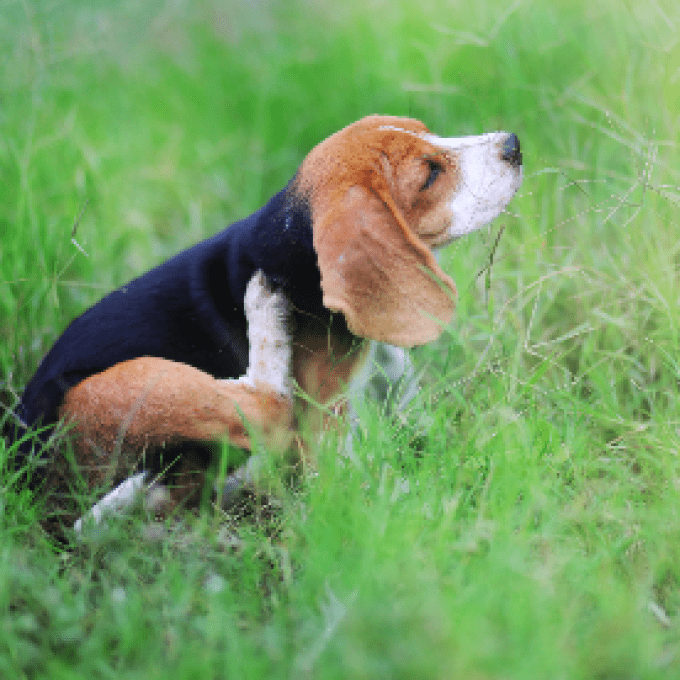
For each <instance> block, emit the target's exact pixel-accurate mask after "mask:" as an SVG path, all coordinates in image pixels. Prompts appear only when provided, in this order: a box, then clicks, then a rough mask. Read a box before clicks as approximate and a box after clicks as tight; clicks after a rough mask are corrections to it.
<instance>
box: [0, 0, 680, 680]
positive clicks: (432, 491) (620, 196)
mask: <svg viewBox="0 0 680 680" xmlns="http://www.w3.org/2000/svg"><path fill="white" fill-rule="evenodd" d="M679 32H680V13H679V12H678V9H677V8H676V7H675V4H674V3H670V2H666V3H661V2H656V1H655V2H652V3H618V2H613V1H612V2H608V1H607V0H597V1H596V2H582V3H574V2H557V3H551V4H550V5H548V4H546V3H539V2H537V1H534V0H526V1H525V2H522V1H521V0H520V1H518V2H515V3H513V4H510V5H508V4H507V3H500V2H494V1H492V0H486V1H485V2H478V3H457V2H448V1H447V2H438V1H437V0H429V1H426V2H425V3H420V4H415V3H406V2H401V1H400V2H394V1H392V2H382V1H379V0H374V1H372V2H369V3H366V4H364V5H360V4H359V3H349V4H344V5H343V4H342V3H339V4H338V3H312V2H303V1H302V0H298V1H296V2H292V3H287V4H283V3H281V4H271V3H228V4H224V3H217V2H211V1H210V0H203V1H202V2H198V3H189V2H182V1H181V0H180V1H179V2H175V3H161V2H157V1H152V2H147V3H132V2H125V1H118V2H116V1H114V0H108V2H100V3H95V4H92V3H83V2H70V3H56V2H47V1H46V0H43V1H41V2H30V1H29V0H24V1H23V2H9V0H6V1H5V4H4V6H3V7H2V11H0V35H2V36H3V40H2V41H1V42H0V50H1V52H0V56H1V58H0V126H1V128H0V177H1V178H2V181H1V182H0V234H1V242H0V248H1V253H2V256H1V262H0V272H1V274H0V333H2V343H0V370H1V371H2V378H1V379H2V381H3V387H4V391H5V393H6V398H5V401H6V402H8V403H11V401H12V394H17V393H20V392H21V390H22V389H23V386H24V385H25V383H26V381H27V380H28V379H29V378H30V376H31V374H32V372H33V370H35V367H36V366H37V363H38V362H39V360H40V358H41V356H42V355H43V354H44V353H45V352H46V351H47V349H48V348H49V347H50V345H51V343H52V342H53V341H54V340H55V339H56V337H57V336H58V335H59V333H60V332H61V330H63V328H64V327H65V326H66V324H67V323H68V322H69V320H70V319H71V318H73V317H74V316H75V315H77V314H78V313H80V312H81V311H82V310H83V309H85V308H86V307H87V306H88V305H89V304H91V303H93V302H95V301H96V300H97V299H98V298H99V297H100V296H101V295H102V294H103V293H105V292H106V291H108V290H110V289H111V288H112V287H113V286H115V285H117V284H120V283H123V282H124V281H125V280H127V279H129V278H131V277H132V276H134V275H135V274H137V273H140V272H142V271H144V270H145V269H147V268H148V267H150V266H152V265H153V264H155V263H157V262H159V261H161V260H162V259H164V258H165V257H167V256H168V255H170V254H171V253H174V252H176V251H177V250H179V249H180V248H182V247H185V246H187V245H190V244H192V243H194V242H196V241H197V240H199V239H201V238H202V237H204V236H207V235H209V234H212V233H214V232H216V231H217V230H219V229H221V228H223V226H224V225H225V224H228V223H229V222H230V221H232V220H234V219H236V218H239V217H241V216H243V215H246V214H248V213H250V212H251V211H252V210H254V209H256V208H257V207H259V206H260V205H261V204H262V203H263V202H264V201H265V200H266V199H267V198H268V197H269V196H270V195H271V194H272V193H274V192H275V191H277V190H278V189H280V188H281V187H282V186H283V185H284V184H285V182H286V181H287V180H288V179H289V178H290V177H291V176H292V174H293V173H294V171H295V168H296V167H297V165H298V163H299V162H300V161H301V159H302V158H303V157H304V155H305V153H306V152H307V151H308V150H309V149H310V148H311V147H312V146H313V145H314V144H315V143H316V142H318V141H319V140H320V139H322V138H324V137H325V136H326V135H328V134H329V133H331V132H333V131H335V130H336V129H338V128H340V127H341V126H343V125H345V124H347V123H349V122H351V121H352V120H355V119H357V118H359V117H360V116H362V115H365V114H368V113H373V112H380V113H390V114H400V115H412V116H414V117H418V118H421V119H423V120H424V121H425V122H426V123H427V124H428V125H429V127H430V128H431V129H432V130H433V131H435V132H437V133H438V134H443V135H462V134H469V133H479V132H482V131H488V130H494V129H506V130H511V131H514V132H517V133H518V134H519V136H520V138H521V141H522V148H523V152H524V157H525V173H526V174H525V177H526V179H525V182H524V185H523V187H522V189H521V192H520V195H519V196H517V197H516V198H515V199H514V200H513V202H512V203H511V205H510V206H509V209H508V211H507V212H506V213H505V214H504V215H502V216H501V217H500V218H499V219H498V220H496V222H495V223H494V224H493V225H491V226H490V227H489V228H488V229H485V230H484V231H483V232H482V233H480V234H477V235H473V236H471V237H469V238H466V239H464V240H462V241H460V242H458V243H456V244H455V245H453V246H451V247H450V248H448V249H447V251H446V252H445V254H444V258H443V260H444V261H443V264H444V266H445V268H446V269H447V271H450V272H451V273H452V274H453V276H454V278H455V279H456V281H457V284H458V288H459V304H458V312H457V318H456V322H455V324H454V326H453V327H452V328H451V329H450V330H449V331H447V332H446V333H445V334H444V336H443V337H442V339H441V340H440V341H438V342H437V343H435V344H433V345H430V346H428V347H425V348H420V349H418V350H416V351H414V358H415V361H416V363H417V365H418V367H419V369H420V370H422V372H423V380H422V382H423V385H422V388H421V390H420V392H419V394H418V396H417V398H416V399H415V401H414V402H413V403H412V404H411V405H410V407H409V408H408V409H407V410H405V411H402V412H399V413H397V414H394V415H392V416H389V415H387V414H386V413H385V412H384V410H383V408H382V406H381V405H380V404H371V403H369V404H367V405H365V407H364V412H363V413H362V414H361V415H362V425H361V427H360V428H359V432H358V433H357V436H356V438H355V442H354V447H353V449H352V452H351V453H350V454H348V453H347V452H345V453H339V451H344V449H343V447H342V446H341V445H340V444H339V443H338V442H336V441H333V440H332V439H329V440H328V441H326V442H325V443H324V445H323V446H322V447H321V448H320V450H319V452H318V457H319V464H318V466H319V470H318V472H319V474H318V476H316V477H314V478H313V479H310V480H303V481H302V483H301V486H300V487H299V488H297V489H294V490H291V489H285V488H284V489H282V490H281V491H280V493H279V498H280V499H281V502H282V505H281V508H280V509H279V510H277V511H276V512H274V513H273V515H272V513H271V512H265V513H264V515H262V514H260V515H258V514H256V515H255V516H254V517H251V518H244V519H242V520H241V521H239V522H236V523H233V522H231V523H230V522H226V523H225V518H224V517H222V516H220V515H219V513H211V512H209V513H206V514H205V515H204V516H202V517H200V518H199V519H197V520H195V521H190V520H187V521H188V522H189V524H190V526H191V528H190V530H188V529H184V530H181V531H180V530H179V529H178V528H175V527H168V528H167V529H166V530H165V532H164V533H158V535H156V536H155V537H150V536H149V535H148V530H146V529H144V527H143V525H140V524H138V523H137V522H135V521H131V522H130V523H125V522H120V523H114V524H113V525H112V526H111V527H110V528H109V530H108V531H106V532H103V533H102V534H101V535H99V536H94V537H92V538H91V539H89V540H88V541H85V542H83V543H82V544H81V545H79V546H77V547H75V548H74V549H73V550H71V551H70V552H68V553H56V552H55V551H54V550H53V549H52V548H51V547H50V545H49V543H47V542H46V541H45V539H44V537H43V536H42V534H41V533H40V531H39V530H38V529H37V528H36V515H37V513H38V512H39V508H40V499H39V497H34V496H33V495H32V494H31V493H29V492H27V491H25V490H21V489H19V488H17V487H15V486H14V485H13V484H12V475H11V473H10V472H8V473H7V474H6V475H5V476H4V484H3V489H2V494H0V502H1V503H2V508H3V512H2V519H1V520H0V533H1V534H2V540H1V541H0V560H1V563H2V567H1V568H0V612H1V614H0V616H1V617H2V635H1V636H0V675H2V677H3V678H13V677H51V678H57V677H112V676H114V675H115V677H118V678H126V677H130V678H132V677H144V678H153V677H168V676H170V675H172V677H178V678H183V677H198V676H200V677H215V678H222V677H235V678H250V677H253V678H262V677H272V678H273V677H291V676H295V677H324V678H333V677H343V678H345V677H358V678H361V677H365V678H380V677H385V678H400V677H403V678H415V677H417V678H429V677H433V678H434V677H438V678H443V677H446V678H457V677H460V678H543V677H546V678H547V677H550V678H592V677H597V678H615V677H616V678H619V677H621V678H624V677H625V678H654V677H659V678H661V677H663V678H668V677H680V658H679V656H678V654H679V653H680V635H679V634H678V614H679V612H680V587H679V584H680V567H679V565H680V528H679V527H680V522H679V520H680V502H679V501H678V483H679V482H678V480H679V479H680V476H679V472H680V470H679V463H678V450H679V449H680V418H679V416H678V412H679V410H678V396H677V393H678V374H679V372H680V369H679V363H678V351H677V350H678V332H679V326H680V312H679V311H678V309H679V305H678V295H679V293H680V288H679V286H680V284H679V281H678V262H679V256H680V253H679V246H678V238H677V236H676V234H677V230H678V215H679V210H678V203H679V201H680V191H679V189H678V187H679V185H680V182H679V180H678V174H679V171H678V165H677V155H678V143H679V141H680V139H679V135H680V125H679V123H678V111H679V110H680V103H679V101H678V98H679V95H680V76H679V75H678V74H679V73H680V72H679V70H678V69H680V53H679V52H678V43H677V34H678V33H679ZM1 447H2V443H0V450H2V448H1ZM8 455H11V452H8Z"/></svg>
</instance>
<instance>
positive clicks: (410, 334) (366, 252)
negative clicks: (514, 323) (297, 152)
mask: <svg viewBox="0 0 680 680" xmlns="http://www.w3.org/2000/svg"><path fill="white" fill-rule="evenodd" d="M521 182H522V156H521V153H520V150H519V141H518V140H517V137H516V136H515V135H511V134H508V133H505V132H495V133H491V134H486V135H480V136H475V137H460V138H442V137H437V136H436V135H433V134H431V133H430V132H429V131H428V129H427V128H426V127H425V125H423V123H421V122H420V121H417V120H411V119H408V118H394V117H389V116H369V117H368V118H364V119H362V120H360V121H358V122H356V123H354V124H352V125H350V126H348V127H346V128H344V129H342V130H340V131H339V132H337V133H335V134H334V135H332V136H331V137H329V138H328V139H326V140H324V141H323V142H321V143H320V144H319V145H318V146H316V147H315V148H314V149H313V150H312V151H311V152H310V153H309V155H308V156H307V158H306V159H305V160H304V162H303V164H302V166H301V168H300V172H299V175H298V180H297V188H298V190H300V191H301V192H302V193H303V194H304V195H305V197H306V198H307V200H308V201H309V205H310V206H311V211H312V220H313V238H314V248H315V249H316V253H317V257H318V264H319V269H320V270H321V288H322V290H323V301H324V305H325V306H326V307H327V308H328V309H331V310H334V311H339V312H342V313H343V314H344V315H345V317H346V319H347V323H348V325H349V328H350V329H351V330H352V332H354V333H355V334H356V335H359V336H363V337H369V338H373V339H375V340H380V341H383V342H387V343H390V344H393V345H401V346H413V345H418V344H422V343H425V342H429V341H431V340H433V339H434V338H436V337H437V336H438V335H439V333H440V332H441V330H442V327H443V326H445V325H446V324H448V323H449V322H450V320H451V317H452V314H453V308H454V297H455V292H456V289H455V286H454V283H453V281H452V280H451V278H450V277H449V276H448V275H447V274H445V273H444V272H443V271H442V270H441V268H440V267H439V265H438V264H437V262H436V260H435V258H434V256H433V254H432V251H431V248H433V247H438V246H443V245H445V244H447V243H449V242H450V241H452V240H453V239H456V238H458V237H460V236H462V235H464V234H467V233H469V232H471V231H473V230H475V229H478V228H479V227H481V226H482V225H484V224H486V223H488V222H490V221H491V220H492V219H494V218H495V217H496V216H497V215H498V214H499V213H500V212H501V211H502V210H503V209H504V208H505V206H506V205H507V203H508V201H509V200H510V199H511V198H512V196H513V195H514V193H515V192H516V191H517V189H518V188H519V186H520V184H521Z"/></svg>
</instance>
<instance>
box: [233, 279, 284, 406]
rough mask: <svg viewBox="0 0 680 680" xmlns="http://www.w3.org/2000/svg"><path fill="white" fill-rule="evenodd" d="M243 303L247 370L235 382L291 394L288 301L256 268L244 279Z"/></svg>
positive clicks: (282, 393)
mask: <svg viewBox="0 0 680 680" xmlns="http://www.w3.org/2000/svg"><path fill="white" fill-rule="evenodd" d="M244 306H245V312H246V320H247V322H248V345H249V350H248V370H247V371H246V374H245V375H244V376H242V377H241V378H239V379H238V381H239V382H244V383H246V384H248V385H252V386H253V387H268V388H270V389H273V390H274V391H275V392H278V393H279V394H281V395H283V396H285V397H291V396H292V385H291V361H292V357H293V342H292V338H291V336H290V334H289V333H288V329H287V319H288V300H287V299H286V297H285V295H284V294H283V293H282V292H281V291H273V290H272V289H271V288H270V287H269V284H268V282H267V279H266V277H265V275H264V273H263V272H262V271H257V272H255V274H254V275H253V278H252V279H250V281H249V282H248V286H247V288H246V296H245V300H244Z"/></svg>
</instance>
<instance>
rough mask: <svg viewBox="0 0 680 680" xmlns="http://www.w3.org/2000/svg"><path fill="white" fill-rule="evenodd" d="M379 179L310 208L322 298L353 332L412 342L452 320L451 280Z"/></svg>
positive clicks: (398, 342) (428, 338)
mask: <svg viewBox="0 0 680 680" xmlns="http://www.w3.org/2000/svg"><path fill="white" fill-rule="evenodd" d="M380 185H381V183H378V185H377V186H376V184H375V183H374V182H371V183H369V187H370V188H369V187H367V186H365V185H363V186H362V185H356V186H352V187H350V188H349V189H347V190H346V191H345V193H344V196H341V195H337V194H336V195H335V197H334V200H330V201H327V202H326V203H325V206H323V207H322V208H321V210H320V211H319V213H318V214H315V215H314V227H313V231H314V248H315V249H316V253H317V257H318V263H319V269H320V270H321V288H322V291H323V302H324V306H325V307H327V308H328V309H331V310H334V311H339V312H342V313H343V314H344V315H345V318H346V319H347V324H348V326H349V328H350V330H351V331H352V332H353V333H355V334H356V335H359V336H362V337H368V338H371V339H374V340H379V341H381V342H386V343H388V344H391V345H399V346H402V347H412V346H414V345H420V344H424V343H426V342H430V341H432V340H434V339H435V338H437V337H438V336H439V334H440V333H441V331H442V328H443V327H444V326H445V325H447V324H448V323H449V322H450V321H451V317H452V315H453V309H454V306H455V303H454V299H455V294H456V288H455V285H454V283H453V281H452V280H451V278H450V277H449V276H447V275H446V274H445V273H444V272H443V271H442V270H441V268H440V267H439V265H438V264H437V261H436V260H435V258H434V256H433V255H432V252H431V251H430V249H429V248H428V247H427V246H426V245H425V244H424V243H423V242H422V240H421V239H420V238H419V237H418V236H417V235H416V234H415V233H414V232H413V231H412V230H411V229H410V228H409V226H408V224H407V223H406V220H405V219H404V216H403V215H402V213H401V211H400V210H399V208H398V207H397V205H396V204H395V202H394V200H393V199H392V197H391V195H390V193H389V191H388V189H387V186H386V185H384V186H380Z"/></svg>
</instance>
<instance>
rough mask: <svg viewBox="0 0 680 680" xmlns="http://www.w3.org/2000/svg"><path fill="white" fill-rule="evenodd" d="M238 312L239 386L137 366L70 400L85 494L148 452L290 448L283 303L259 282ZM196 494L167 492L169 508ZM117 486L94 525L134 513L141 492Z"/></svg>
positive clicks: (190, 371) (88, 384)
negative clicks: (242, 318)
mask: <svg viewBox="0 0 680 680" xmlns="http://www.w3.org/2000/svg"><path fill="white" fill-rule="evenodd" d="M245 309H246V317H247V321H248V335H249V344H250V350H249V366H248V370H247V372H246V374H245V375H244V376H242V377H241V378H238V379H234V380H220V379H216V378H214V377H212V376H211V375H208V374H207V373H204V372H203V371H200V370H198V369H196V368H194V367H192V366H188V365H186V364H181V363H176V362H172V361H168V360H167V359H161V358H156V357H140V358H138V359H132V360H130V361H126V362H123V363H120V364H116V365H115V366H112V367H111V368H110V369H108V370H106V371H104V372H102V373H99V374H96V375H94V376H91V377H90V378H87V379H86V380H84V381H82V382H81V383H79V384H78V385H76V386H75V387H73V388H72V389H71V390H69V392H68V393H67V395H66V397H65V399H64V403H63V405H62V409H61V415H62V417H64V418H65V420H66V421H67V422H70V423H72V426H71V432H72V433H73V434H74V435H75V437H74V455H75V460H76V463H77V466H78V468H79V472H80V474H81V475H82V476H83V478H84V479H85V482H86V485H87V487H88V488H91V489H93V488H102V487H105V486H110V484H111V483H112V482H114V483H115V482H116V481H120V480H122V479H125V478H126V477H128V476H129V475H130V474H131V473H132V472H133V471H134V470H135V469H136V468H137V467H138V464H139V461H140V459H142V458H143V457H144V456H145V455H149V452H151V451H154V450H156V451H158V450H163V449H171V450H175V449H176V448H177V447H178V446H181V445H183V444H197V445H201V444H212V443H218V442H220V441H225V440H227V441H229V442H230V443H232V444H234V445H236V446H239V447H241V448H245V449H250V448H251V439H250V428H253V429H254V430H255V431H256V432H257V433H258V435H259V436H260V437H261V439H262V442H263V443H264V444H265V445H266V446H267V447H268V448H269V449H271V450H273V451H283V450H285V449H287V448H288V446H289V445H290V442H291V440H292V437H293V432H292V423H293V408H292V396H291V392H292V389H291V384H290V381H291V377H290V376H291V366H290V363H291V354H292V341H291V338H290V336H289V334H288V329H287V327H286V323H287V301H286V299H285V297H284V295H283V293H282V292H280V291H272V290H270V288H269V286H268V284H267V282H266V279H265V277H264V275H263V274H262V273H261V272H257V273H256V274H255V275H254V276H253V278H252V279H251V281H250V283H249V284H248V288H247V291H246V298H245ZM181 462H182V461H180V465H181ZM135 479H136V478H135ZM198 484H199V482H198V481H197V483H196V484H195V485H188V487H187V488H186V490H183V489H182V488H181V487H180V488H173V489H172V490H171V492H172V493H173V496H174V500H175V501H176V502H180V501H181V500H182V497H183V495H184V494H185V492H186V493H191V492H193V491H195V488H196V486H197V485H198ZM123 485H127V486H123ZM123 485H121V487H118V488H117V489H114V491H112V492H110V493H109V494H108V495H107V496H105V497H104V498H103V499H102V501H100V503H99V504H97V506H95V508H97V512H94V508H93V511H91V512H90V513H88V515H90V516H92V517H93V519H94V520H95V521H98V518H99V517H103V516H105V515H106V514H107V512H109V508H110V511H111V512H116V511H117V509H118V508H120V507H123V506H127V505H130V504H132V503H133V502H134V497H135V496H136V495H137V494H138V493H139V491H140V490H141V488H142V485H141V484H132V483H131V482H130V479H125V481H124V482H123ZM119 489H120V493H118V491H119ZM125 490H127V491H125ZM128 491H129V493H128ZM107 499H108V500H107ZM122 499H126V500H125V502H123V501H122ZM127 499H129V502H128V500H127ZM102 503H103V505H102ZM80 527H82V522H80V524H78V528H80Z"/></svg>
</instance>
